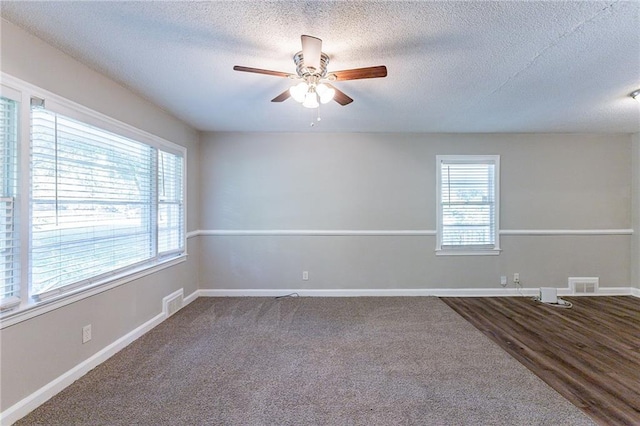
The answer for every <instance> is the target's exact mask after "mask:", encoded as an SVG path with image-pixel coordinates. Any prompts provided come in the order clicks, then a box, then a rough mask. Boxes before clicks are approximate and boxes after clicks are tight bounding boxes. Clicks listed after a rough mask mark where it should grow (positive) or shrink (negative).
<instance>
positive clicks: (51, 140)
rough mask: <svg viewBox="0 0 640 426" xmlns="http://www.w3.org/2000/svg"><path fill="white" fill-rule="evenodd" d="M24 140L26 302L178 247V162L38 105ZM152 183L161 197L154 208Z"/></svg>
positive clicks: (78, 285) (171, 156)
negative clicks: (27, 171)
mask: <svg viewBox="0 0 640 426" xmlns="http://www.w3.org/2000/svg"><path fill="white" fill-rule="evenodd" d="M31 138H32V146H31V179H32V181H31V215H32V235H31V295H32V297H34V298H36V299H41V298H44V297H48V296H49V295H51V294H58V293H61V292H63V291H66V290H68V289H73V288H77V287H80V286H83V285H86V284H89V283H92V282H94V281H98V280H101V279H104V278H106V277H108V276H111V275H114V274H117V273H121V272H123V271H126V270H127V269H129V268H132V267H136V266H139V265H141V264H144V263H146V262H149V261H153V260H155V259H156V258H157V256H158V252H159V251H160V248H162V249H163V251H164V249H165V248H166V247H171V249H173V251H178V250H180V249H181V248H182V242H181V241H182V240H181V239H180V242H178V243H176V242H175V240H177V239H178V238H175V237H173V235H176V234H177V235H178V236H181V235H182V233H183V230H182V226H183V221H184V220H183V217H182V216H183V211H182V201H181V198H180V197H178V196H179V195H180V196H181V191H182V163H181V160H182V158H181V157H180V156H176V155H172V154H167V153H162V155H159V154H158V153H159V150H158V149H156V148H154V147H152V146H149V145H147V144H144V143H140V142H137V141H134V140H131V139H128V138H125V137H121V136H118V135H116V134H114V133H111V132H107V131H105V130H102V129H99V128H97V127H94V126H91V125H88V124H85V123H82V122H79V121H77V120H74V119H71V118H68V117H65V116H62V115H60V114H56V113H54V112H52V111H48V110H46V109H44V108H40V107H33V108H32V116H31ZM165 157H169V159H168V160H166V162H167V163H171V162H172V161H171V160H173V163H174V164H167V165H165V164H162V169H169V170H170V172H169V174H168V175H167V174H166V173H164V174H161V172H160V170H161V168H159V162H161V161H162V163H164V162H165V161H164V158H165ZM173 157H176V158H177V159H179V160H177V159H175V158H173ZM177 163H179V164H180V166H176V164H177ZM176 180H177V181H179V182H178V183H176V182H175V181H176ZM160 182H161V183H162V185H163V187H164V188H165V189H164V191H165V193H167V194H169V196H168V198H166V199H165V200H163V205H162V207H159V197H158V188H159V187H158V183H160ZM174 186H177V187H178V188H179V191H180V193H179V194H178V193H177V190H176V189H175V188H174ZM165 204H167V205H168V206H167V207H165V206H164V205H165ZM165 210H168V213H163V214H161V212H164V211H165ZM159 235H162V237H159ZM165 235H169V236H168V237H166V236H165Z"/></svg>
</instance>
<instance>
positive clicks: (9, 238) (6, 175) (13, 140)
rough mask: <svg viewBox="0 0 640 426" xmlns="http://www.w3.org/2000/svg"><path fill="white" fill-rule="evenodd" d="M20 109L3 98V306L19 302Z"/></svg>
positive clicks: (0, 280)
mask: <svg viewBox="0 0 640 426" xmlns="http://www.w3.org/2000/svg"><path fill="white" fill-rule="evenodd" d="M18 106H19V103H18V102H17V101H15V100H12V99H9V98H5V97H2V96H0V191H1V193H0V304H1V306H3V307H6V306H8V305H13V304H15V303H16V302H19V299H18V297H19V295H20V270H19V266H20V258H19V251H18V248H19V242H20V240H19V238H18V220H17V218H18V215H17V212H18V207H19V206H18V203H17V202H16V193H17V188H18V174H17V173H18V171H17V167H18V163H17V158H18V155H17V153H18V111H19V110H18Z"/></svg>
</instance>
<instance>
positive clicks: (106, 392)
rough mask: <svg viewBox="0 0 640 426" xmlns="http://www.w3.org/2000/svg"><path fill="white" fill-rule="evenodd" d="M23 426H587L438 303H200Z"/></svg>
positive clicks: (405, 300)
mask: <svg viewBox="0 0 640 426" xmlns="http://www.w3.org/2000/svg"><path fill="white" fill-rule="evenodd" d="M17 424H18V425H29V424H46V425H54V424H59V425H134V424H135V425H560V424H562V425H586V424H589V425H591V424H593V423H592V422H591V420H590V419H589V418H588V417H586V415H584V414H583V413H582V412H581V411H580V410H579V409H578V408H576V407H574V406H573V405H571V404H570V403H569V402H568V401H567V400H565V399H564V398H563V397H562V396H560V395H559V394H558V393H556V392H555V391H554V390H553V389H551V388H550V387H549V386H547V385H546V384H545V383H544V382H542V381H541V380H540V379H538V378H537V377H536V376H534V375H533V374H532V373H531V372H529V371H528V370H527V369H526V368H525V367H524V366H522V365H521V364H519V363H518V362H517V361H516V360H514V359H512V358H511V357H510V356H509V355H507V354H506V353H505V352H503V351H502V350H501V349H500V348H499V347H498V346H497V345H495V344H494V343H493V342H491V341H490V340H489V339H487V338H486V337H485V336H483V335H482V333H481V332H479V331H478V330H476V329H475V328H474V327H473V326H472V325H471V324H469V323H467V322H466V321H465V320H464V319H463V318H462V317H460V316H458V314H456V313H455V312H454V311H453V310H451V309H450V308H449V307H448V306H446V305H445V304H444V303H443V302H441V301H440V300H438V299H437V298H430V297H412V298H409V297H406V298H366V297H362V298H286V299H279V300H274V299H267V298H199V299H198V300H196V301H195V302H193V303H192V304H191V305H189V306H187V307H186V308H184V309H182V310H181V311H180V312H178V313H177V314H176V315H174V316H173V317H171V318H169V319H168V320H167V321H165V322H164V323H162V324H161V325H159V326H158V327H156V328H155V329H153V330H152V331H150V332H149V333H147V334H146V335H145V336H143V337H142V338H140V339H139V340H137V341H136V342H134V343H133V344H131V345H130V346H128V347H127V348H125V349H124V350H122V351H121V352H119V353H118V354H116V355H115V356H114V357H112V358H111V359H109V360H108V361H106V362H105V363H103V364H102V365H100V366H98V367H97V368H95V369H94V370H92V371H90V372H89V373H88V374H87V375H86V376H84V377H83V378H82V379H80V380H78V381H77V382H75V383H74V384H73V385H71V386H70V387H68V388H67V389H65V390H64V391H63V392H61V393H60V394H58V395H57V396H55V397H54V398H52V399H51V400H50V401H48V402H47V403H45V404H44V405H42V406H41V407H40V408H38V409H37V410H35V411H34V412H32V413H31V414H30V415H28V416H27V417H25V418H24V419H22V420H21V421H19V422H18V423H17Z"/></svg>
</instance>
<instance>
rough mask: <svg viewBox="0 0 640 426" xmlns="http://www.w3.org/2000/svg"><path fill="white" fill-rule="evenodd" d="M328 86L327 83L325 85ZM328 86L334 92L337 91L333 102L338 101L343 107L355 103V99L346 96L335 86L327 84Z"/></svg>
mask: <svg viewBox="0 0 640 426" xmlns="http://www.w3.org/2000/svg"><path fill="white" fill-rule="evenodd" d="M325 84H327V83H325ZM327 86H329V87H331V88H332V89H333V90H335V91H336V93H335V95H333V100H334V101H336V102H337V103H339V104H340V105H342V106H345V105H349V104H350V103H351V102H353V99H351V98H350V97H349V96H347V95H345V93H344V92H343V91H342V90H340V89H337V88H336V87H335V86H333V85H331V84H327Z"/></svg>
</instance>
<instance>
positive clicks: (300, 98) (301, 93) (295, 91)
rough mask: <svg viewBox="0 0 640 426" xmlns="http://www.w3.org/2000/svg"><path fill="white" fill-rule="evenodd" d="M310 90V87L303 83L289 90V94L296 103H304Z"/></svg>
mask: <svg viewBox="0 0 640 426" xmlns="http://www.w3.org/2000/svg"><path fill="white" fill-rule="evenodd" d="M308 90H309V85H307V83H304V82H302V83H298V84H296V85H295V86H291V88H290V89H289V93H290V94H291V97H292V98H293V99H294V100H295V101H296V102H304V100H305V98H306V94H307V91H308Z"/></svg>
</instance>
